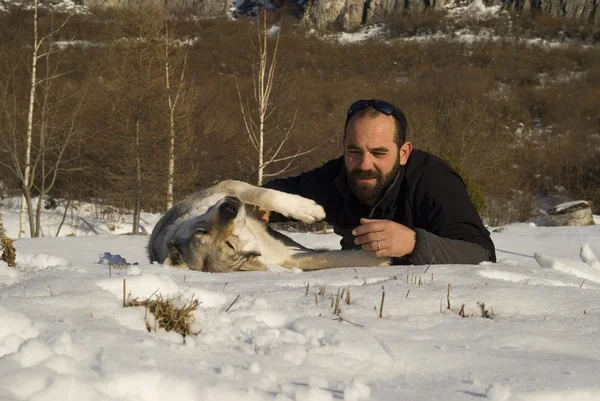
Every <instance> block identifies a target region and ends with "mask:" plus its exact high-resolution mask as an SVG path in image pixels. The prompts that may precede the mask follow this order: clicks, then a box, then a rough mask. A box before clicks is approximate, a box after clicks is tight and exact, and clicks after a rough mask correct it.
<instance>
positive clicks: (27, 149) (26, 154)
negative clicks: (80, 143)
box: [0, 0, 68, 238]
mask: <svg viewBox="0 0 600 401" xmlns="http://www.w3.org/2000/svg"><path fill="white" fill-rule="evenodd" d="M67 21H68V17H67V18H66V19H65V20H64V21H63V23H62V24H61V25H60V26H59V27H58V28H57V29H54V27H52V29H51V30H50V33H48V34H46V35H44V36H41V37H40V32H39V29H38V22H39V15H38V0H34V5H33V38H32V42H33V44H32V46H31V56H30V57H31V58H30V62H29V71H30V72H29V90H28V92H29V97H28V100H27V118H26V123H25V127H24V129H22V128H21V127H20V125H19V118H18V116H17V115H18V113H19V106H18V100H17V94H16V93H17V87H18V79H17V78H16V70H17V69H18V66H14V68H13V70H12V72H11V74H12V76H10V79H11V81H12V88H11V85H10V84H6V85H5V86H4V87H3V93H2V95H3V100H4V101H5V102H4V105H3V106H4V117H5V121H6V122H7V123H6V126H5V127H3V130H2V131H3V132H2V134H3V135H2V136H4V137H5V140H3V141H2V142H3V143H2V144H0V152H2V153H5V154H8V155H9V156H10V159H11V160H10V163H8V162H3V165H4V166H5V167H8V168H9V169H10V171H12V173H13V174H14V175H15V176H16V177H17V179H18V181H19V183H20V187H21V207H20V213H19V234H18V236H19V238H21V237H22V236H23V234H24V233H25V219H26V217H25V214H26V213H27V215H28V218H29V228H30V235H31V236H32V237H33V236H35V235H36V228H35V221H34V214H33V205H32V188H33V186H34V176H33V174H32V148H33V140H34V127H35V118H36V117H35V110H36V94H37V88H38V86H39V85H40V84H41V83H42V82H43V81H48V80H52V79H55V78H56V77H57V76H46V77H45V78H44V80H41V79H39V78H38V64H39V62H40V60H41V59H43V58H48V57H49V56H50V55H51V54H52V53H53V50H52V49H51V47H50V46H47V43H48V42H50V41H51V40H52V38H53V37H54V35H56V34H57V33H58V32H59V31H60V30H61V29H62V28H63V27H64V26H65V24H66V23H67ZM6 102H8V103H6ZM10 105H12V106H10ZM23 133H24V134H23ZM21 152H23V153H21Z"/></svg>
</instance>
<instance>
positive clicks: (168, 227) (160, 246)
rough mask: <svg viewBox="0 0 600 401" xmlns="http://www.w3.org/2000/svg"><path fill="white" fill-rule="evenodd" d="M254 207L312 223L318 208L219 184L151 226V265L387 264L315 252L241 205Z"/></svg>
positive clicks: (207, 268) (212, 268) (320, 214)
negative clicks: (274, 228) (270, 225)
mask: <svg viewBox="0 0 600 401" xmlns="http://www.w3.org/2000/svg"><path fill="white" fill-rule="evenodd" d="M247 205H252V206H258V207H260V208H262V209H266V210H270V211H275V212H278V213H281V214H283V215H285V216H288V217H291V218H294V219H297V220H301V221H303V222H305V223H314V222H316V221H319V220H323V219H324V218H325V211H324V210H323V208H322V207H321V206H320V205H318V204H317V203H315V202H314V201H312V200H310V199H306V198H303V197H301V196H298V195H293V194H287V193H284V192H280V191H276V190H272V189H267V188H261V187H256V186H253V185H250V184H248V183H245V182H241V181H233V180H228V181H222V182H220V183H219V184H217V185H215V186H213V187H211V188H208V189H206V190H204V191H201V192H198V193H195V194H192V195H191V196H189V197H187V198H186V199H184V200H183V201H181V202H179V203H178V204H176V205H174V206H173V207H172V208H171V209H169V210H168V211H167V213H166V214H165V215H164V216H163V217H162V218H161V219H160V220H159V222H158V223H157V224H156V226H155V227H154V230H153V231H152V235H151V236H150V241H149V244H148V254H149V258H150V261H151V262H158V263H162V264H167V265H173V266H179V267H187V268H189V269H192V270H200V271H204V272H234V271H267V270H269V268H268V265H279V266H283V267H286V268H290V269H291V268H294V267H295V268H299V269H301V270H318V269H329V268H336V267H350V266H362V267H375V266H386V265H389V264H390V259H386V258H378V257H375V256H374V255H371V254H369V253H367V252H365V251H362V250H357V251H316V250H312V249H308V248H306V247H304V246H302V245H300V244H298V243H297V242H295V241H293V240H292V239H291V238H289V237H287V236H285V235H283V234H281V233H279V232H277V231H275V230H273V229H272V228H270V227H269V226H268V225H267V224H266V223H265V222H264V221H262V220H260V219H259V218H258V217H257V216H255V215H254V214H253V213H248V212H247V211H246V206H247Z"/></svg>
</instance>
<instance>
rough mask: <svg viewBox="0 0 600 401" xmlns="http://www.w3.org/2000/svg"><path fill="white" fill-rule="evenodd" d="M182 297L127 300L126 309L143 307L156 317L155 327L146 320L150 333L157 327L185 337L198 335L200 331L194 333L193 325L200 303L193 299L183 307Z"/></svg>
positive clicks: (158, 296)
mask: <svg viewBox="0 0 600 401" xmlns="http://www.w3.org/2000/svg"><path fill="white" fill-rule="evenodd" d="M180 298H181V296H177V297H172V298H164V297H163V296H162V295H160V294H158V295H157V296H156V297H154V298H153V297H150V298H149V299H146V300H138V299H137V298H134V299H129V298H128V299H127V301H126V302H125V306H126V307H133V306H143V307H144V308H146V311H147V312H150V313H152V314H153V315H154V327H152V326H151V325H150V323H149V322H148V320H147V319H146V328H147V329H148V331H149V332H150V331H152V330H154V331H156V330H157V325H158V327H160V328H161V329H165V330H166V331H175V332H176V333H179V334H181V335H182V336H183V338H184V340H185V337H186V336H189V335H197V334H199V333H200V331H192V329H191V327H190V326H191V324H192V323H193V322H194V321H195V320H196V318H195V317H194V311H195V310H196V309H198V306H199V305H200V302H199V301H198V300H197V299H191V300H190V301H189V302H187V303H184V304H183V305H181V299H180Z"/></svg>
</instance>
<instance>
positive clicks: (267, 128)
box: [236, 9, 317, 185]
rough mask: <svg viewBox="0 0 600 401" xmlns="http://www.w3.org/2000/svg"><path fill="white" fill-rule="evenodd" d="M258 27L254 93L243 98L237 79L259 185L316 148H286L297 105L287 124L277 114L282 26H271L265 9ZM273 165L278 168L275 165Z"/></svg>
mask: <svg viewBox="0 0 600 401" xmlns="http://www.w3.org/2000/svg"><path fill="white" fill-rule="evenodd" d="M256 26H257V35H256V41H252V42H251V44H252V48H253V50H254V52H255V58H254V61H253V63H252V89H253V93H252V96H249V97H246V98H245V97H244V95H243V94H242V90H241V89H240V85H239V83H238V81H237V78H236V89H237V94H238V99H239V103H240V109H241V112H242V117H243V120H244V127H245V129H246V133H247V134H248V137H249V138H250V142H251V143H252V147H253V148H254V150H255V151H256V164H255V166H256V184H257V185H262V184H263V181H264V179H265V178H268V177H274V176H276V175H279V174H282V173H284V172H286V171H288V170H289V169H290V167H291V166H292V164H293V163H294V161H295V159H296V158H297V157H299V156H302V155H306V154H308V153H310V152H313V151H314V150H315V149H316V148H317V147H313V148H311V149H308V150H304V151H303V150H302V148H300V149H298V150H297V151H295V152H285V151H284V150H285V146H286V144H287V143H288V140H289V139H290V138H291V136H292V134H293V129H294V125H295V123H296V118H297V117H298V106H296V108H295V110H294V112H293V115H292V117H291V119H289V120H288V124H286V125H287V126H284V124H282V123H281V121H280V119H279V117H278V104H277V101H276V96H275V92H276V91H277V90H282V89H281V88H278V87H277V86H276V77H277V67H278V61H279V60H278V51H279V39H280V35H281V29H277V28H275V29H270V28H269V26H268V23H267V11H266V10H265V9H263V11H262V14H261V16H260V17H259V18H258V19H257V24H256ZM269 42H272V44H270V43H269ZM274 166H276V167H277V168H273V167H274Z"/></svg>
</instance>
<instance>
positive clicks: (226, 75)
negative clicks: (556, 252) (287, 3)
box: [0, 12, 600, 229]
mask: <svg viewBox="0 0 600 401" xmlns="http://www.w3.org/2000/svg"><path fill="white" fill-rule="evenodd" d="M29 18H30V15H29V14H27V13H21V14H19V15H13V16H12V17H11V16H10V15H2V16H0V71H13V68H15V66H17V69H16V70H15V78H16V81H15V82H16V83H17V87H15V88H14V94H15V98H16V99H17V100H18V102H17V104H16V107H15V108H14V109H15V110H26V107H25V104H24V103H25V101H26V99H27V79H26V77H27V73H28V70H27V66H26V63H22V65H18V63H17V61H18V60H27V57H26V56H27V55H26V54H25V53H24V50H23V49H25V48H26V47H24V46H22V43H28V40H29V37H28V36H27V35H29V34H30V32H29V31H30V29H29V28H28V22H29ZM394 18H396V19H397V20H396V22H395V23H396V25H395V27H394V25H393V24H392V26H393V29H392V30H393V31H394V30H395V31H394V32H395V35H397V36H409V35H414V34H421V33H427V32H433V31H441V32H446V31H447V32H449V33H452V32H455V31H456V30H457V29H459V28H461V26H458V27H457V26H455V25H448V22H447V20H446V19H444V18H442V15H441V14H439V13H436V12H427V13H423V14H416V13H415V14H410V15H397V16H395V17H394ZM510 18H511V20H512V21H513V24H512V25H511V26H513V28H511V29H512V31H510V32H509V31H506V32H504V31H502V29H504V28H503V27H505V28H506V27H508V26H509V24H507V23H506V21H505V20H490V21H482V22H478V23H477V24H478V25H477V24H476V25H473V26H472V29H471V30H472V31H477V30H478V29H479V30H482V29H492V28H493V29H494V30H495V31H496V32H498V33H500V34H506V35H511V36H510V37H511V38H514V37H526V35H527V34H526V32H533V33H536V32H537V33H540V34H541V35H542V36H543V37H545V38H549V39H552V38H559V37H560V35H563V36H565V35H566V36H567V37H568V38H570V39H577V40H581V39H583V38H584V37H585V38H587V39H585V40H586V41H587V43H589V40H592V41H594V40H596V39H593V38H594V37H595V36H594V35H596V34H597V30H598V28H592V27H590V26H588V25H586V24H575V23H571V22H569V21H566V20H560V21H559V20H553V19H546V18H538V17H526V16H522V17H517V16H511V17H510ZM115 21H116V18H115V16H114V15H111V13H106V14H102V15H100V14H99V15H98V16H97V18H96V19H94V20H91V21H89V24H88V25H86V24H85V23H84V22H82V20H80V19H79V17H77V18H74V19H72V20H70V21H69V23H68V24H67V26H66V27H65V30H64V33H65V38H66V37H71V36H75V39H85V40H94V41H103V42H104V43H111V41H113V40H114V38H115V35H116V32H117V31H118V30H117V29H116V28H115V24H116V22H115ZM293 23H294V21H293V19H292V20H290V19H286V20H285V21H284V28H283V29H282V36H281V44H280V45H281V57H282V59H281V64H280V67H281V68H280V70H279V71H280V78H281V80H282V81H283V82H286V85H289V86H290V88H291V90H290V93H291V94H293V96H291V97H290V96H287V95H289V93H288V94H285V95H286V96H283V95H284V94H281V97H280V99H281V100H280V102H281V104H279V103H278V107H279V108H278V110H279V111H278V115H277V116H276V119H277V120H278V121H279V122H285V121H287V120H289V118H290V114H289V113H288V111H289V110H293V106H295V105H296V104H298V105H299V116H298V119H297V122H296V125H295V128H294V129H295V131H296V132H295V135H294V138H293V139H291V140H290V141H289V144H287V146H289V148H287V149H284V151H286V150H292V149H298V148H300V147H303V148H307V147H309V146H311V145H312V146H314V144H318V143H322V141H323V140H324V138H329V137H333V138H334V139H332V140H330V141H328V142H327V143H325V144H323V146H321V147H320V148H319V149H318V151H316V152H314V153H311V154H309V155H307V156H306V157H302V158H300V159H299V160H298V162H297V164H296V165H295V167H294V168H293V169H292V170H290V171H289V172H288V174H291V175H296V174H299V173H300V172H302V171H305V170H308V169H310V168H313V167H316V166H320V165H322V164H323V163H324V162H325V161H326V160H328V159H330V158H333V157H337V156H338V155H339V154H340V150H341V143H340V138H341V136H342V135H341V134H342V129H343V122H344V117H345V111H346V108H347V107H348V105H349V104H350V103H351V102H352V101H353V100H355V99H357V98H365V97H379V98H385V99H390V100H392V101H394V102H395V103H397V104H399V105H400V106H401V107H403V108H404V109H405V112H406V114H407V116H408V119H409V133H408V135H409V139H410V140H411V141H412V142H413V143H414V144H415V146H416V147H418V148H421V149H423V150H426V151H430V152H432V153H434V154H437V155H439V156H441V157H450V156H452V157H453V158H455V159H456V163H457V166H460V168H461V174H462V175H463V176H464V177H465V179H468V180H469V182H470V183H472V187H473V188H474V189H473V191H480V193H481V194H482V197H483V198H484V200H485V202H483V203H482V204H485V205H487V208H486V209H485V210H482V214H483V215H484V217H486V218H487V221H488V222H490V223H497V224H499V223H507V222H511V221H524V220H528V219H531V218H534V217H535V212H536V209H537V205H536V204H535V200H536V198H539V197H540V196H544V197H565V198H569V197H571V198H584V199H587V200H590V201H592V203H593V205H594V212H598V210H599V209H598V208H599V207H600V189H598V188H600V167H598V166H600V159H599V156H598V152H597V151H595V149H598V147H599V146H600V139H599V135H598V134H599V131H598V127H599V126H600V114H598V112H597V110H600V69H598V65H600V48H598V47H597V46H591V47H587V48H584V47H581V46H560V47H555V48H546V47H541V46H530V45H527V44H525V43H517V42H516V41H515V40H512V39H507V40H504V41H503V40H500V41H488V42H485V41H484V42H478V43H474V44H465V43H460V42H445V41H431V42H415V43H412V42H399V41H390V42H389V43H382V42H369V43H357V44H348V45H344V46H340V45H337V44H334V43H331V42H328V41H324V40H322V39H319V38H316V37H314V36H307V35H305V33H304V32H302V31H301V30H299V29H297V27H295V26H294V25H293ZM44 24H45V25H42V28H41V29H42V30H44V29H46V27H47V26H48V21H45V22H44ZM464 24H467V22H465V23H464ZM178 28H179V32H180V35H181V36H182V37H184V36H189V35H191V36H201V37H202V40H199V41H197V42H195V44H194V45H193V46H192V47H191V48H190V49H189V51H190V53H189V63H190V66H192V68H191V71H190V75H191V76H190V81H191V84H190V85H191V86H194V87H195V89H196V90H197V91H198V93H199V94H200V95H199V96H198V98H197V99H196V100H195V101H194V104H193V110H191V111H190V113H191V115H193V118H190V119H188V120H187V121H186V122H185V124H182V127H181V131H180V132H182V133H185V137H186V138H187V139H185V140H184V139H182V140H181V142H178V143H177V145H176V152H177V154H176V157H177V167H176V171H177V177H176V182H175V187H176V188H177V189H178V190H179V192H177V193H176V194H175V195H176V198H181V197H182V196H184V195H186V194H187V193H189V192H191V191H193V190H195V189H197V188H199V187H204V186H207V185H210V184H213V183H214V182H215V181H216V180H221V179H225V178H233V179H241V180H246V181H249V182H253V181H254V180H255V172H254V164H255V163H254V162H253V161H252V160H251V159H250V158H249V157H248V155H249V154H251V150H252V145H251V143H250V141H249V139H248V137H247V135H245V134H243V132H244V131H243V121H242V118H241V113H240V111H239V105H238V100H237V94H236V90H235V82H234V79H233V74H234V68H233V67H234V66H235V74H236V75H237V77H238V80H239V82H240V85H241V87H247V88H249V87H250V86H251V68H250V66H251V60H252V49H251V47H250V46H249V45H248V43H249V37H250V36H251V35H253V34H254V27H253V26H252V23H251V22H250V21H247V20H238V21H227V20H226V19H218V18H216V19H210V20H202V19H201V20H198V21H191V20H190V19H182V20H181V21H179V23H178ZM506 29H508V28H506ZM560 32H563V33H560ZM521 33H522V35H521ZM590 37H591V38H592V39H589V38H590ZM61 55H63V56H64V63H65V67H64V71H68V72H69V73H68V75H66V76H64V77H61V80H60V82H58V81H57V85H61V87H64V88H67V89H65V90H69V91H71V92H72V93H76V92H77V90H76V89H77V88H79V87H81V86H82V85H85V84H86V82H89V79H90V78H91V79H92V81H91V83H90V85H91V86H90V89H89V92H88V93H89V98H90V99H91V101H89V102H87V103H86V106H85V109H84V110H83V111H82V117H81V126H82V127H83V128H84V129H85V130H86V131H87V132H88V133H89V134H90V135H91V137H90V140H89V141H88V142H87V143H86V144H85V146H87V148H86V149H78V150H77V151H78V152H79V151H81V152H82V155H83V157H82V158H81V159H80V160H78V161H77V163H76V164H75V165H73V166H65V167H74V168H77V170H76V171H73V172H72V173H70V174H69V175H68V176H67V175H64V176H61V177H58V179H57V183H56V185H55V193H54V195H55V196H60V197H64V196H70V197H72V198H74V199H80V200H86V199H90V198H101V199H105V200H106V201H107V202H110V203H112V204H114V205H116V206H119V207H124V208H127V209H131V208H132V200H131V199H132V197H131V196H128V195H127V193H128V192H127V191H126V190H125V189H127V188H130V187H132V185H130V183H131V182H132V181H131V179H133V178H135V177H133V178H132V177H130V178H131V179H130V178H127V177H129V176H130V175H131V173H132V172H133V171H132V170H131V169H129V168H126V166H124V164H123V163H115V162H114V160H130V159H131V157H129V156H128V155H127V153H126V151H125V148H124V146H122V142H123V141H122V140H121V139H119V138H120V136H119V135H120V131H119V130H118V129H117V128H118V126H117V124H115V121H118V118H117V117H118V116H117V115H116V114H115V112H114V109H115V104H116V103H115V98H116V99H121V98H124V97H125V94H123V93H119V88H120V86H118V85H116V86H115V82H116V81H114V80H111V78H110V74H111V70H112V69H114V68H115V66H116V64H118V63H119V62H122V60H121V59H118V58H117V59H116V60H112V61H111V57H109V55H110V49H109V47H108V46H106V47H101V46H98V47H88V48H77V47H74V48H69V49H68V50H65V51H64V52H61ZM15 63H17V64H15ZM90 65H93V66H94V67H95V68H89V66H90ZM9 78H11V77H7V76H0V85H3V83H4V82H7V83H8V82H12V80H11V79H9ZM9 89H10V90H9V92H10V91H12V90H13V89H12V88H9ZM2 90H3V88H0V93H1V92H2ZM121 90H122V91H123V90H124V89H121ZM10 93H12V92H10ZM109 93H112V95H113V96H108V94H109ZM11 99H12V98H11ZM121 100H122V99H121ZM122 101H123V100H122ZM7 104H8V105H9V106H11V107H12V106H13V105H12V104H10V103H7ZM2 107H3V106H1V103H0V108H2ZM117 109H119V107H117ZM2 112H3V110H0V115H1V114H2ZM25 120H26V116H24V115H21V116H18V117H17V121H25ZM2 126H3V124H2V121H0V131H1V130H2ZM164 126H165V125H164V115H162V114H161V113H159V112H154V111H152V112H150V111H148V121H147V123H146V124H145V126H144V129H145V132H147V133H148V134H149V135H150V134H152V135H153V136H152V138H155V139H156V140H153V141H147V146H145V147H144V148H143V153H144V154H142V155H141V159H142V160H146V161H149V163H147V164H145V165H144V182H143V188H147V189H148V190H147V191H146V193H145V194H144V196H143V204H142V208H143V209H144V210H148V211H155V212H157V211H163V207H164V194H163V193H162V192H161V190H156V188H164V187H165V185H164V182H165V172H166V171H167V160H166V157H165V155H166V153H167V152H165V149H166V139H165V136H164V132H165V131H164ZM519 130H521V131H522V132H524V134H518V132H519ZM525 134H527V135H525ZM1 135H2V133H1V132H0V136H1ZM182 136H183V135H182ZM181 138H182V137H180V139H181ZM0 139H1V138H0ZM581 143H586V146H584V147H582V146H580V144H581ZM71 156H73V155H71ZM0 176H3V177H8V178H7V180H6V183H7V185H12V186H16V185H17V184H16V181H15V180H13V181H10V177H11V174H10V172H9V171H8V170H7V169H4V168H2V167H0ZM115 176H118V177H120V178H121V177H123V184H122V186H121V187H118V186H116V185H115V184H114V182H112V181H111V177H115ZM73 183H81V184H78V185H74V184H73ZM65 194H66V195H65ZM302 229H318V228H316V227H302Z"/></svg>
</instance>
